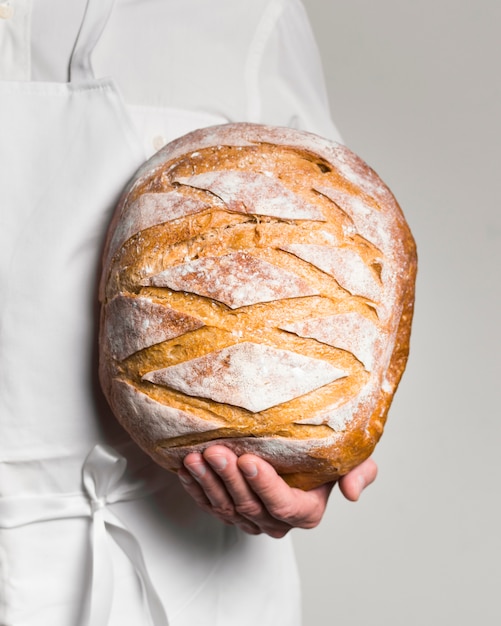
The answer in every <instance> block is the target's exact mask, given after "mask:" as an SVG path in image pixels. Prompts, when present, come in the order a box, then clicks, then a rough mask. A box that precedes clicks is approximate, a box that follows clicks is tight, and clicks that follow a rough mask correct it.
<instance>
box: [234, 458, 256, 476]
mask: <svg viewBox="0 0 501 626" xmlns="http://www.w3.org/2000/svg"><path fill="white" fill-rule="evenodd" d="M238 466H239V467H240V469H241V470H242V472H243V473H244V474H245V475H246V476H247V478H255V477H256V476H257V466H256V464H255V463H253V462H252V461H245V462H244V463H242V462H241V463H239V464H238Z"/></svg>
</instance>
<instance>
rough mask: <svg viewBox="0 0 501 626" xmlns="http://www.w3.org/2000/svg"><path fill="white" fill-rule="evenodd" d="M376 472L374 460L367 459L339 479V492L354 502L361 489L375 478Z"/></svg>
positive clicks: (358, 496)
mask: <svg viewBox="0 0 501 626" xmlns="http://www.w3.org/2000/svg"><path fill="white" fill-rule="evenodd" d="M377 472H378V469H377V465H376V463H375V461H374V460H373V459H372V458H369V459H367V460H366V461H364V462H363V463H361V464H360V465H358V466H357V467H355V468H354V469H352V470H351V472H349V473H348V474H346V476H343V477H342V478H340V479H339V489H340V490H341V493H342V494H343V496H344V497H345V498H346V499H347V500H350V501H351V502H356V501H357V500H358V499H359V498H360V495H361V494H362V491H363V490H364V489H365V488H366V487H368V486H369V485H370V484H371V483H373V482H374V481H375V480H376V476H377Z"/></svg>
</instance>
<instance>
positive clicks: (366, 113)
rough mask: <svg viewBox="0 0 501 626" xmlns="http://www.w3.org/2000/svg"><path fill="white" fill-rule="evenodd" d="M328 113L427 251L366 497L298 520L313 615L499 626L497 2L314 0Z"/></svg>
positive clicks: (400, 624) (326, 621)
mask: <svg viewBox="0 0 501 626" xmlns="http://www.w3.org/2000/svg"><path fill="white" fill-rule="evenodd" d="M305 6H306V9H307V10H308V13H309V15H310V19H311V22H312V25H313V29H314V32H315V35H316V37H317V41H318V44H319V48H320V52H321V56H322V61H323V66H324V71H325V75H326V79H327V85H328V91H329V98H330V103H331V110H332V116H333V119H334V121H335V122H336V124H337V126H338V128H339V129H340V131H341V134H342V135H343V137H344V139H345V142H346V144H347V145H348V146H349V147H351V148H352V149H353V150H354V151H355V152H357V153H358V154H359V155H360V156H361V157H362V158H364V159H365V160H366V161H367V162H368V163H369V164H370V165H371V166H372V167H373V168H374V169H375V170H376V171H377V172H378V173H379V175H380V176H381V177H382V178H383V179H384V180H385V181H386V183H387V184H388V185H389V187H390V188H391V189H392V190H393V192H394V194H395V196H396V197H397V199H398V201H399V203H400V205H401V206H402V208H403V210H404V213H405V215H406V217H407V221H408V222H409V224H410V226H411V228H412V230H413V233H414V236H415V238H416V241H417V245H418V254H419V276H418V285H417V300H416V312H415V318H414V326H413V335H412V344H411V356H410V360H409V364H408V367H407V370H406V373H405V374H404V377H403V380H402V382H401V385H400V388H399V390H398V392H397V395H396V398H395V400H394V403H393V405H392V408H391V410H390V414H389V419H388V422H387V426H386V431H385V434H384V436H383V438H382V440H381V442H380V443H379V445H378V447H377V449H376V453H375V458H376V460H377V462H378V465H379V476H378V479H377V481H376V483H375V484H374V485H372V486H371V487H370V488H369V489H368V490H367V491H366V492H365V493H364V494H363V495H362V498H361V500H360V501H359V502H358V503H356V504H353V503H349V502H346V501H344V500H343V499H342V497H341V495H340V493H339V492H338V491H337V490H336V492H335V493H334V494H333V497H332V498H331V501H330V503H329V507H328V511H327V515H326V517H325V518H324V520H323V522H322V524H321V526H320V527H319V528H318V529H315V530H313V531H294V535H293V536H294V540H295V544H296V548H297V554H298V560H299V564H300V569H301V574H302V580H303V589H304V624H305V626H327V625H329V626H330V625H334V626H366V625H370V626H473V625H474V626H477V625H479V626H499V625H500V624H501V599H500V595H501V503H500V491H501V489H500V484H501V471H500V456H501V455H500V449H501V410H500V405H501V402H500V400H501V394H500V389H501V365H500V352H501V340H500V339H501V333H500V326H501V295H500V294H501V173H500V172H501V119H500V118H501V78H500V76H501V72H500V60H501V44H500V37H499V27H500V24H501V2H500V1H499V0H464V1H463V2H457V1H456V0H421V1H420V2H416V1H414V2H411V1H410V0H378V1H374V0H305Z"/></svg>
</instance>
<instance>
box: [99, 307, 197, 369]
mask: <svg viewBox="0 0 501 626" xmlns="http://www.w3.org/2000/svg"><path fill="white" fill-rule="evenodd" d="M204 325H205V324H204V323H203V322H202V321H201V320H200V319H198V318H196V317H193V316H192V315H188V314H186V313H181V312H180V311H176V310H175V309H172V308H170V307H168V306H165V305H163V304H159V303H157V302H154V301H153V300H150V299H149V298H145V297H131V296H124V295H119V296H116V297H115V298H113V300H111V301H110V302H109V303H108V304H107V305H106V318H105V337H107V340H108V342H109V349H110V353H111V355H112V356H113V357H114V358H115V359H118V360H119V361H122V360H123V359H126V358H127V357H128V356H130V355H131V354H133V353H134V352H138V351H139V350H143V349H144V348H149V347H150V346H153V345H155V344H158V343H161V342H162V341H167V340H169V339H173V338H174V337H179V336H180V335H184V334H185V333H187V332H189V331H191V330H196V329H197V328H202V326H204Z"/></svg>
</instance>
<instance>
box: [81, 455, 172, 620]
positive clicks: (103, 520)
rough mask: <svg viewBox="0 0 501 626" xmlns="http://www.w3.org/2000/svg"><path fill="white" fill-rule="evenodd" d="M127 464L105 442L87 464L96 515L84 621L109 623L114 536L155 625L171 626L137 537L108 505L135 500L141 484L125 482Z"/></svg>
mask: <svg viewBox="0 0 501 626" xmlns="http://www.w3.org/2000/svg"><path fill="white" fill-rule="evenodd" d="M126 465H127V462H126V460H125V459H124V457H122V456H121V455H119V454H118V453H117V452H116V451H115V450H113V448H110V447H108V446H103V445H96V446H95V447H94V448H93V449H92V450H91V452H90V453H89V455H88V456H87V458H86V460H85V463H84V465H83V470H82V478H83V485H84V489H85V492H86V495H87V497H88V499H89V504H90V512H91V517H92V528H91V545H92V571H91V580H90V584H89V586H88V597H87V601H86V605H85V614H84V620H83V624H85V625H88V626H106V625H107V624H108V620H109V616H110V612H111V605H112V599H113V564H112V559H111V555H110V553H109V549H108V536H109V535H111V537H112V538H113V540H114V541H115V543H116V544H117V545H118V546H119V547H120V548H121V550H122V551H123V552H124V554H125V555H126V556H127V558H128V559H129V561H130V562H131V564H132V566H133V567H134V570H135V572H136V574H137V576H138V578H139V580H140V582H141V586H142V589H143V593H144V597H145V599H146V603H147V605H148V608H149V612H150V615H151V618H152V623H153V625H154V626H168V620H167V616H166V614H165V610H164V608H163V605H162V602H161V601H160V598H159V597H158V594H157V593H156V591H155V588H154V587H153V583H152V581H151V579H150V576H149V574H148V571H147V569H146V564H145V562H144V558H143V554H142V550H141V547H140V545H139V543H138V541H137V539H136V538H135V537H134V535H132V533H131V532H130V531H129V530H128V529H127V528H126V527H125V526H124V524H123V523H122V522H121V520H120V519H119V518H118V517H117V516H116V515H115V514H114V513H113V512H112V511H111V510H110V508H109V507H108V504H113V503H114V502H119V501H125V500H129V499H131V497H133V496H134V494H135V492H137V491H138V489H140V487H141V485H137V486H136V487H132V488H131V487H126V486H124V485H125V483H122V482H121V479H122V477H123V476H124V473H125V468H126ZM136 497H137V493H136Z"/></svg>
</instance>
